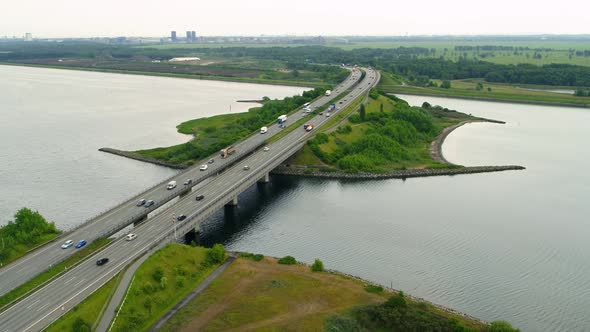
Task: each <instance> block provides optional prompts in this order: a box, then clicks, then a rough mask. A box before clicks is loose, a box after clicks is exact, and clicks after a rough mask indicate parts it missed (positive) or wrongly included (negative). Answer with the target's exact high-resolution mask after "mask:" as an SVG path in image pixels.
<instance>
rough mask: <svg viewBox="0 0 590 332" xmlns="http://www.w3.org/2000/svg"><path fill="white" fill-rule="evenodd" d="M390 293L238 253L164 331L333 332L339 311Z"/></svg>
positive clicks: (428, 311) (427, 309)
mask: <svg viewBox="0 0 590 332" xmlns="http://www.w3.org/2000/svg"><path fill="white" fill-rule="evenodd" d="M252 258H255V257H252ZM390 296H391V294H390V293H388V292H386V291H384V290H383V288H381V287H379V286H370V285H367V284H365V283H364V282H362V281H360V280H357V279H353V278H350V277H346V276H343V275H340V274H336V273H327V272H311V270H310V267H309V266H306V265H300V264H296V265H283V264H278V263H277V260H276V259H274V258H263V259H262V260H261V261H255V260H254V259H248V258H238V259H237V260H236V261H235V262H234V263H232V265H230V266H229V268H228V269H227V270H226V271H225V272H224V273H223V274H222V275H221V276H219V277H218V278H217V279H216V280H215V281H213V283H212V284H211V285H210V286H209V287H208V288H207V289H206V290H205V291H204V292H203V293H202V294H201V295H199V296H197V297H196V298H194V299H193V300H192V301H191V302H189V303H188V305H187V306H185V307H184V308H182V309H181V310H180V311H179V312H178V313H177V314H176V315H175V316H173V317H172V318H171V319H170V320H169V321H168V322H167V323H166V325H165V326H164V327H163V328H162V331H197V330H198V331H227V330H232V329H236V330H257V331H258V330H261V331H283V330H288V331H323V330H325V329H326V328H328V330H329V331H330V329H329V328H330V327H331V326H333V323H332V321H334V318H331V317H333V316H334V315H338V316H337V318H340V317H342V316H346V317H347V319H348V317H353V316H352V315H353V312H352V311H351V310H352V309H353V308H370V307H372V306H375V305H379V304H381V303H384V302H385V301H386V300H387V299H388V298H389V297H390ZM408 302H409V303H410V304H409V305H410V306H414V305H417V306H418V305H419V306H420V307H421V308H424V309H423V314H424V315H425V316H428V317H429V318H431V317H436V319H443V320H447V321H448V322H450V320H453V321H455V322H456V324H457V325H461V326H464V327H465V328H466V329H467V330H473V331H485V330H486V329H487V326H486V325H485V324H482V323H480V322H477V321H474V320H470V319H468V318H465V317H461V316H458V315H453V314H450V313H446V312H444V313H443V312H442V311H440V310H438V309H436V308H434V307H432V306H431V305H428V304H425V303H424V304H415V302H414V301H411V300H409V301H408ZM350 319H353V318H350ZM433 319H434V318H433ZM416 323H417V321H416ZM415 326H418V325H415ZM339 330H340V331H350V329H339ZM333 331H336V330H333ZM359 331H361V330H359ZM443 331H445V330H443Z"/></svg>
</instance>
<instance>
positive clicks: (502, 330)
mask: <svg viewBox="0 0 590 332" xmlns="http://www.w3.org/2000/svg"><path fill="white" fill-rule="evenodd" d="M489 331H490V332H518V331H519V330H518V329H515V328H513V327H512V325H510V323H508V322H506V321H503V320H497V321H495V322H492V324H490V329H489Z"/></svg>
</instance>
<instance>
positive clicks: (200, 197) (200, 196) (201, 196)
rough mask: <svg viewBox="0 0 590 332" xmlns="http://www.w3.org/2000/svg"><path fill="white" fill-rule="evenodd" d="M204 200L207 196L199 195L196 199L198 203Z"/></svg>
mask: <svg viewBox="0 0 590 332" xmlns="http://www.w3.org/2000/svg"><path fill="white" fill-rule="evenodd" d="M203 198H205V196H203V195H197V197H195V199H196V200H197V201H200V200H202V199H203Z"/></svg>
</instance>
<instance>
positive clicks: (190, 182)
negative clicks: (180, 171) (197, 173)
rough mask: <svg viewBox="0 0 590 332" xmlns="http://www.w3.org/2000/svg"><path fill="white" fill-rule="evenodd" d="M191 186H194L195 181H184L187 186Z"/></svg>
mask: <svg viewBox="0 0 590 332" xmlns="http://www.w3.org/2000/svg"><path fill="white" fill-rule="evenodd" d="M191 184H193V180H191V179H188V180H186V181H184V185H185V186H189V185H191Z"/></svg>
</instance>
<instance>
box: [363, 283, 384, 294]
mask: <svg viewBox="0 0 590 332" xmlns="http://www.w3.org/2000/svg"><path fill="white" fill-rule="evenodd" d="M365 290H366V291H367V292H369V293H375V294H379V293H381V292H383V287H381V286H379V285H367V286H365Z"/></svg>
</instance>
